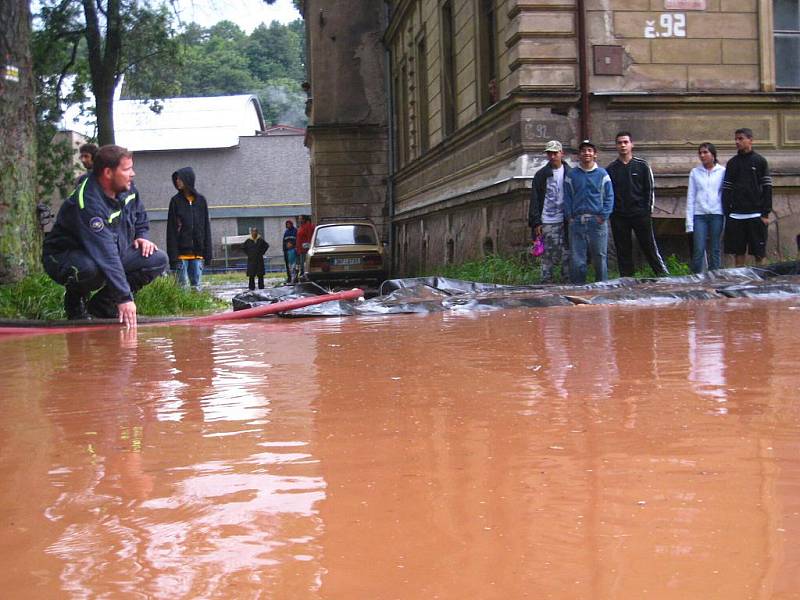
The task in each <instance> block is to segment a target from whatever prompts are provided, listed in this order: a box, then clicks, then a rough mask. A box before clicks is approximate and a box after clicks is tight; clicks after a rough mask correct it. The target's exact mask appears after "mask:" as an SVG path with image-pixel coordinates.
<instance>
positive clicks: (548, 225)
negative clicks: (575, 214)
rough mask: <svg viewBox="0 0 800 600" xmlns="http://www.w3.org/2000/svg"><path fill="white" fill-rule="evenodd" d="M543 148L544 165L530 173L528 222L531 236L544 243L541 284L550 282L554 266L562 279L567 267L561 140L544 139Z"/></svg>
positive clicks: (565, 168)
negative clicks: (545, 160)
mask: <svg viewBox="0 0 800 600" xmlns="http://www.w3.org/2000/svg"><path fill="white" fill-rule="evenodd" d="M544 151H545V154H547V164H546V165H544V166H543V167H542V168H541V169H539V170H538V171H536V175H534V176H533V185H532V186H531V203H530V207H529V209H528V225H530V226H531V228H532V229H533V237H534V238H537V237H541V238H542V241H543V242H544V254H542V258H541V263H542V283H552V282H553V272H554V269H555V267H560V268H561V276H562V278H563V279H566V276H567V271H568V267H569V255H568V248H567V233H566V226H565V224H564V177H565V176H566V175H567V174H568V173H569V172H570V170H571V169H570V166H569V165H568V164H566V163H565V162H564V148H563V146H562V145H561V142H559V141H557V140H551V141H549V142H547V144H546V145H545V147H544Z"/></svg>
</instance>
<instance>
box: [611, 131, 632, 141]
mask: <svg viewBox="0 0 800 600" xmlns="http://www.w3.org/2000/svg"><path fill="white" fill-rule="evenodd" d="M621 137H627V138H628V139H629V140H630V141H633V136H632V135H631V132H630V131H620V132H618V133H617V135H615V136H614V141H615V142H616V141H617V140H618V139H619V138H621Z"/></svg>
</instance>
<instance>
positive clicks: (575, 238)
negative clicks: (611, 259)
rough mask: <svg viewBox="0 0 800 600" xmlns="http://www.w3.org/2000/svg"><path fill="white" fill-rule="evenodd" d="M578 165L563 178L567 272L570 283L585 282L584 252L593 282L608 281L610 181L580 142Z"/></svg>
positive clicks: (592, 147) (589, 146)
mask: <svg viewBox="0 0 800 600" xmlns="http://www.w3.org/2000/svg"><path fill="white" fill-rule="evenodd" d="M578 155H579V157H580V162H579V163H578V166H577V167H576V168H574V169H572V170H571V171H570V172H569V174H568V175H566V176H565V177H564V218H566V220H567V227H568V228H569V248H570V257H569V270H570V281H571V282H572V283H577V284H581V283H585V282H586V251H587V249H588V250H589V252H590V253H591V256H592V265H593V266H594V273H595V279H596V280H597V281H605V280H606V279H607V278H608V218H609V217H610V216H611V211H613V210H614V189H613V187H612V185H611V178H610V177H609V176H608V173H607V172H606V170H605V169H603V168H602V167H598V166H597V162H596V160H597V146H595V145H594V144H593V143H592V142H591V141H589V140H583V141H582V142H581V143H580V146H578Z"/></svg>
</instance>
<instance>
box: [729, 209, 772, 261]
mask: <svg viewBox="0 0 800 600" xmlns="http://www.w3.org/2000/svg"><path fill="white" fill-rule="evenodd" d="M724 245H725V254H736V255H738V256H744V255H745V254H750V255H751V256H755V257H756V258H764V257H765V256H766V255H767V225H766V224H765V223H764V221H762V220H761V217H754V218H752V219H731V218H730V217H725V244H724Z"/></svg>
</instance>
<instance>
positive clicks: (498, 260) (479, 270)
mask: <svg viewBox="0 0 800 600" xmlns="http://www.w3.org/2000/svg"><path fill="white" fill-rule="evenodd" d="M431 275H438V276H440V277H449V278H451V279H463V280H465V281H479V282H481V283H500V284H505V285H534V284H537V283H539V282H540V280H541V277H540V271H539V268H538V267H537V266H536V265H532V264H531V261H530V258H529V257H528V255H527V254H525V255H522V256H520V257H504V256H498V255H497V254H492V255H489V256H487V257H486V258H484V259H483V260H476V261H470V262H465V263H462V264H460V265H447V266H445V267H442V268H441V269H438V270H437V271H436V272H435V273H431Z"/></svg>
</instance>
